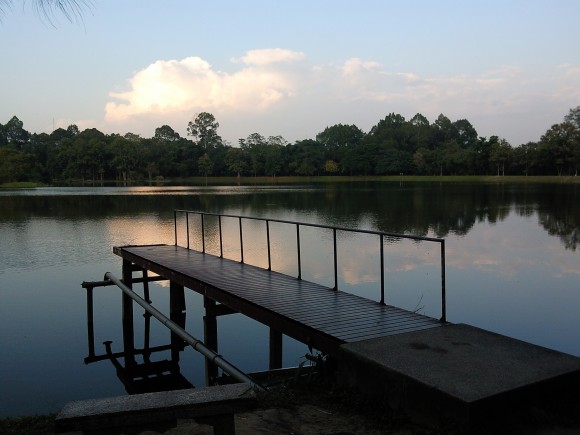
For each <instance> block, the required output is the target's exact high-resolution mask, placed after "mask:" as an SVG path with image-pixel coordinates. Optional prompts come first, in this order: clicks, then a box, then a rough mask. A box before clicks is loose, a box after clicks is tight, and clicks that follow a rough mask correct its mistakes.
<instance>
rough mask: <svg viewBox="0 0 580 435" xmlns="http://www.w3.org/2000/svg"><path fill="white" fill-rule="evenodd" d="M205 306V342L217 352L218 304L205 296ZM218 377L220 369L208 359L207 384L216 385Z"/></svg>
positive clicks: (206, 369) (206, 367) (206, 365)
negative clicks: (216, 312)
mask: <svg viewBox="0 0 580 435" xmlns="http://www.w3.org/2000/svg"><path fill="white" fill-rule="evenodd" d="M203 305H204V307H205V316H203V334H204V342H205V345H206V346H207V347H209V348H210V349H212V350H213V351H215V352H217V351H218V338H217V316H216V315H215V306H216V303H215V301H214V300H213V299H210V298H208V297H206V296H204V298H203ZM217 376H218V367H217V366H216V365H215V364H214V363H212V362H211V361H209V360H208V359H207V358H206V360H205V383H206V384H207V385H214V384H215V380H216V379H217Z"/></svg>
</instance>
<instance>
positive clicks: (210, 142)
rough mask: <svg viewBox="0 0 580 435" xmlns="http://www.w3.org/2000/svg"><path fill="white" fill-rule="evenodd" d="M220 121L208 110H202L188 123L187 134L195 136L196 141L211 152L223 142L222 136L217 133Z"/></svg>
mask: <svg viewBox="0 0 580 435" xmlns="http://www.w3.org/2000/svg"><path fill="white" fill-rule="evenodd" d="M219 126H220V125H219V123H218V122H217V121H216V119H215V117H214V116H213V115H212V114H211V113H208V112H201V113H200V114H199V115H197V116H196V118H195V120H193V121H189V123H188V124H187V134H188V135H189V136H193V138H194V142H195V143H196V144H197V145H199V146H200V147H201V148H203V150H204V151H205V152H210V151H211V150H212V149H213V148H215V147H216V146H218V144H220V143H221V141H222V138H221V137H220V135H219V134H218V133H217V129H218V128H219Z"/></svg>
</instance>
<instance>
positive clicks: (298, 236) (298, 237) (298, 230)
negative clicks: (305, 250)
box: [296, 223, 302, 279]
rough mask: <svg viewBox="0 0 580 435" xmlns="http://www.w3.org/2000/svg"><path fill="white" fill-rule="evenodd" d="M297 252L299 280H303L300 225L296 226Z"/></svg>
mask: <svg viewBox="0 0 580 435" xmlns="http://www.w3.org/2000/svg"><path fill="white" fill-rule="evenodd" d="M296 250H297V251H298V279H302V265H301V263H300V224H298V223H297V224H296Z"/></svg>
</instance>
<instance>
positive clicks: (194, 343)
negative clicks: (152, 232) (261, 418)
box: [105, 272, 265, 391]
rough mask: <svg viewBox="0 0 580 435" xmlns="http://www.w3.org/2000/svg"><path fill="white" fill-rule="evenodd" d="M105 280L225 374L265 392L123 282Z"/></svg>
mask: <svg viewBox="0 0 580 435" xmlns="http://www.w3.org/2000/svg"><path fill="white" fill-rule="evenodd" d="M105 279H110V280H111V281H112V282H114V283H115V284H116V285H117V287H119V288H120V289H121V290H122V291H123V293H124V294H126V295H127V296H129V297H130V298H131V299H133V300H134V301H135V302H137V303H138V304H139V305H141V306H142V307H143V308H144V309H145V310H146V311H147V312H148V313H150V314H151V315H152V316H153V317H155V318H156V319H157V320H159V321H160V322H161V323H162V324H163V325H164V326H166V327H167V328H169V329H170V330H171V331H172V332H174V333H175V334H176V335H177V336H178V337H179V338H181V339H183V340H184V341H185V342H186V343H188V344H189V345H190V346H191V347H193V349H194V350H196V351H197V352H199V353H201V354H202V355H203V356H204V357H206V358H207V359H208V360H209V361H211V362H212V363H214V364H215V365H217V366H218V367H220V368H221V369H222V370H223V371H224V372H226V373H227V374H228V375H230V376H231V377H233V378H234V379H236V380H238V381H240V382H246V383H248V384H250V385H251V386H252V387H253V388H256V389H258V390H260V391H265V388H264V387H263V386H262V385H260V384H258V383H257V382H256V381H254V380H253V379H252V378H250V377H249V376H248V375H247V374H245V373H244V372H242V371H241V370H240V369H238V368H237V367H236V366H234V365H233V364H231V363H229V362H228V361H226V360H225V359H224V358H222V357H221V356H220V355H218V354H217V353H216V352H214V351H213V350H211V349H210V348H208V347H207V346H206V345H205V344H204V343H203V342H202V341H201V340H198V339H197V338H195V337H193V336H192V335H190V334H189V333H188V332H187V331H185V330H184V329H183V328H181V327H180V326H179V325H177V324H176V323H175V322H173V321H172V320H170V319H168V318H167V317H166V316H165V315H163V314H162V313H161V312H160V311H159V310H157V309H156V308H154V307H153V306H151V305H150V304H148V303H147V302H146V301H145V300H144V299H143V298H142V297H141V296H139V295H138V294H137V293H135V292H134V291H133V290H131V289H130V288H129V287H127V286H126V285H125V284H123V283H122V282H121V280H120V279H119V278H117V277H116V276H114V275H113V274H112V273H111V272H107V273H105Z"/></svg>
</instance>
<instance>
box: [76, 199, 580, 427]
mask: <svg viewBox="0 0 580 435" xmlns="http://www.w3.org/2000/svg"><path fill="white" fill-rule="evenodd" d="M226 219H227V220H229V221H230V223H231V221H232V220H233V221H234V222H236V224H237V226H238V231H237V232H236V233H237V234H236V236H237V237H238V238H239V241H238V245H239V249H240V252H239V257H238V259H229V258H225V256H224V250H223V234H222V223H223V221H224V220H226ZM194 221H195V225H194ZM249 221H252V223H254V224H259V225H262V228H263V229H264V232H265V241H266V243H265V246H264V256H265V257H266V258H267V267H258V266H255V265H251V264H247V263H246V262H245V261H244V253H245V252H244V236H245V233H244V225H247V223H248V222H249ZM272 224H276V225H277V226H280V225H286V226H289V227H290V228H291V231H293V232H295V237H296V238H295V243H294V244H293V246H294V247H295V251H294V252H291V249H289V252H288V255H293V256H295V259H296V264H297V271H296V275H295V276H289V275H287V274H283V273H280V272H277V271H274V270H272V260H271V234H270V233H271V230H272V228H271V227H272ZM210 225H211V227H212V229H211V231H210V230H208V227H209V226H210ZM194 227H195V229H193V228H194ZM305 227H315V228H318V229H320V230H322V231H327V232H328V240H331V241H332V245H333V248H332V252H333V254H332V255H333V267H334V269H333V273H334V286H325V285H321V284H318V283H314V282H311V281H307V280H304V279H302V267H303V265H302V260H301V258H302V252H301V230H302V231H304V228H305ZM174 229H175V243H174V244H173V245H166V244H163V245H139V246H116V247H114V248H113V252H114V253H115V254H116V255H118V256H119V257H120V258H121V259H122V264H123V266H122V275H123V276H122V283H117V284H118V285H119V287H120V288H122V289H123V287H126V288H125V289H123V296H122V306H123V311H122V312H123V317H124V319H125V318H126V319H132V317H133V305H134V300H135V298H133V297H131V292H132V290H131V289H132V288H133V286H134V284H136V283H143V294H144V298H143V300H148V299H149V295H148V283H149V282H151V281H152V280H160V279H162V280H168V281H169V283H170V284H169V292H170V311H171V312H170V316H169V318H170V319H172V320H171V323H176V324H180V323H181V325H182V326H184V322H183V321H180V319H181V320H183V313H184V312H185V310H186V307H185V298H184V291H185V290H186V289H189V290H192V291H195V292H197V293H199V294H201V295H202V296H203V301H204V302H203V303H204V308H205V316H204V337H203V340H202V341H203V345H204V346H206V347H207V348H209V349H210V350H211V351H213V352H215V354H216V355H217V354H218V348H217V332H218V325H217V319H218V317H220V316H224V315H228V314H232V313H241V314H243V315H245V316H248V317H250V318H252V319H254V320H256V321H258V322H260V323H262V324H264V325H266V326H267V327H268V328H269V331H270V332H269V362H268V366H269V368H270V369H271V370H275V369H280V368H282V340H283V336H289V337H292V338H294V339H296V340H298V341H300V342H302V343H304V344H306V345H307V346H309V347H310V348H312V349H316V350H318V351H320V352H323V353H324V354H326V355H328V356H329V357H330V358H332V359H333V361H335V362H336V366H337V373H338V378H339V381H340V382H343V383H345V384H348V385H352V386H356V387H358V388H359V389H361V391H363V392H366V393H368V394H373V395H379V396H384V397H387V400H388V402H389V405H390V406H392V407H393V408H397V409H402V410H404V411H405V412H408V413H410V414H417V415H423V416H424V415H430V416H432V417H434V418H444V419H448V420H453V421H457V422H460V423H461V424H468V425H469V424H476V423H477V422H478V421H480V420H481V419H483V418H486V417H488V416H489V415H490V413H494V412H500V411H501V410H502V409H504V408H505V405H506V403H510V401H511V402H512V403H513V401H514V400H517V401H519V402H520V403H523V402H527V401H533V402H534V406H537V405H538V403H540V402H541V401H545V400H552V399H554V398H555V397H563V396H565V393H567V392H569V391H572V390H573V389H577V388H578V386H580V358H577V357H574V356H571V355H567V354H563V353H560V352H556V351H552V350H549V349H546V348H542V347H539V346H535V345H532V344H528V343H524V342H522V341H519V340H515V339H512V338H508V337H504V336H501V335H498V334H494V333H491V332H488V331H484V330H482V329H479V328H475V327H472V326H469V325H462V324H451V323H449V322H448V321H447V314H446V290H445V285H446V282H445V241H444V240H443V239H440V238H433V237H419V236H413V235H403V234H391V233H384V232H379V231H370V230H360V229H351V228H341V227H332V226H325V225H317V224H310V223H301V222H293V221H286V220H277V219H266V218H256V217H248V216H238V215H226V214H214V213H205V212H199V211H189V210H175V211H174ZM210 232H211V234H212V237H213V239H212V243H213V244H214V246H219V249H218V251H219V252H217V253H211V254H210V253H208V252H206V238H207V237H208V236H207V234H209V233H210ZM342 232H352V233H359V234H365V235H369V236H371V237H372V238H374V239H376V243H377V245H378V246H377V252H378V257H379V258H378V261H377V267H378V269H379V271H380V285H379V287H380V288H379V289H378V291H377V298H376V300H370V299H367V298H364V297H361V296H357V295H354V294H351V293H348V292H345V291H342V290H341V289H339V288H338V258H337V257H338V255H339V254H338V249H337V233H342ZM192 238H195V239H196V240H197V242H198V243H197V244H199V245H201V249H199V250H196V249H193V248H192V242H191V241H192ZM386 239H389V240H392V239H411V240H415V241H418V242H420V243H429V244H435V245H437V246H438V249H439V252H440V274H439V276H438V277H437V279H438V280H439V285H440V288H441V298H440V301H441V306H440V316H439V317H438V318H433V317H429V316H426V315H423V314H420V313H418V312H412V311H408V310H405V309H402V308H398V307H395V306H392V305H389V304H387V301H386V299H385V288H384V285H385V267H384V263H385V260H384V251H383V246H384V242H385V240H386ZM216 244H217V245H216ZM135 273H139V274H141V276H134V274H135ZM108 278H111V279H112V278H114V277H112V276H111V275H108ZM86 288H87V292H90V293H91V297H92V289H93V288H92V286H90V285H89V286H87V287H86ZM88 294H89V293H88ZM88 301H89V299H88ZM91 304H92V302H91ZM142 305H143V304H142ZM91 309H92V308H91ZM88 312H89V315H91V314H90V311H88ZM130 323H131V322H124V331H123V341H124V345H125V348H126V349H133V348H134V343H133V331H132V329H131V326H130ZM89 324H90V323H89ZM125 326H126V327H127V329H125ZM178 329H179V328H177V329H176V330H178ZM172 331H173V329H172ZM181 343H182V344H183V342H181ZM93 351H94V349H93ZM92 358H93V359H94V358H95V357H94V355H93V356H92ZM206 358H207V359H206V380H207V384H208V385H212V384H214V383H215V382H216V381H217V379H218V366H217V365H216V361H215V359H212V358H209V357H206ZM242 382H246V383H247V382H249V383H250V384H251V383H252V380H251V379H249V380H248V379H244V378H242ZM547 398H548V399H547Z"/></svg>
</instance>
